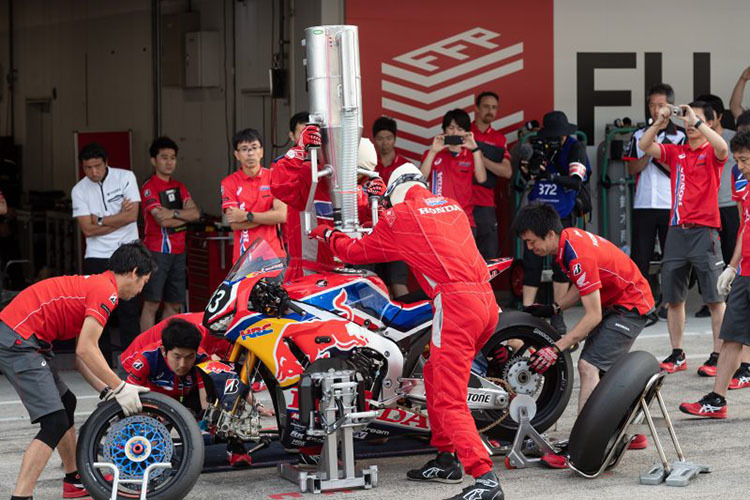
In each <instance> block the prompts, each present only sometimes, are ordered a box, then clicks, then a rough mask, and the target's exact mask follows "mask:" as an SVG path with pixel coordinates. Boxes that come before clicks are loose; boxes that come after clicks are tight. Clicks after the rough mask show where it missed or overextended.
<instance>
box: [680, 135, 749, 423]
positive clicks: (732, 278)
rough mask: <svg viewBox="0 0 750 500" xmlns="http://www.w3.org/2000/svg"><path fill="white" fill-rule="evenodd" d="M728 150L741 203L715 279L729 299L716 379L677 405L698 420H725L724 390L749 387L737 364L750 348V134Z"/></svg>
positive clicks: (745, 368) (734, 187)
mask: <svg viewBox="0 0 750 500" xmlns="http://www.w3.org/2000/svg"><path fill="white" fill-rule="evenodd" d="M731 150H732V154H733V155H734V159H735V160H736V161H737V167H735V168H737V169H738V170H739V171H740V173H741V178H739V179H737V177H735V176H733V177H734V180H735V182H733V183H732V198H733V199H735V200H738V201H739V202H740V203H741V204H742V218H741V223H742V225H741V226H740V230H739V234H738V235H737V243H736V244H735V247H734V253H733V254H732V259H731V261H730V262H729V265H728V266H727V267H726V269H724V271H723V272H722V273H721V275H720V276H719V279H718V280H717V291H718V292H719V293H720V294H721V295H727V294H728V296H727V310H726V314H725V315H724V321H723V322H722V323H721V332H720V333H719V338H720V339H721V340H722V343H721V351H720V354H719V359H718V362H717V370H716V379H715V380H714V387H713V391H712V392H709V393H708V394H706V395H705V396H703V397H702V398H701V399H699V400H698V401H697V402H696V403H682V404H681V405H680V411H682V412H683V413H688V414H690V415H696V416H699V417H709V418H727V400H726V396H727V389H741V388H743V387H748V386H750V364H749V363H747V362H743V363H741V364H740V360H741V357H742V355H743V346H747V345H750V329H748V326H747V325H748V323H750V229H749V228H748V223H750V189H748V187H747V186H748V184H747V182H748V180H749V179H750V131H745V132H740V133H738V134H737V135H735V136H734V137H733V138H732V141H731ZM737 274H739V276H737ZM745 350H747V348H745ZM745 357H746V356H745ZM745 361H747V359H745ZM735 370H736V371H735ZM733 373H734V375H732V374H733Z"/></svg>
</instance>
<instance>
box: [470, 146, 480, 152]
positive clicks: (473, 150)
mask: <svg viewBox="0 0 750 500" xmlns="http://www.w3.org/2000/svg"><path fill="white" fill-rule="evenodd" d="M477 151H479V146H477V147H475V148H474V149H472V150H471V152H472V153H476V152H477Z"/></svg>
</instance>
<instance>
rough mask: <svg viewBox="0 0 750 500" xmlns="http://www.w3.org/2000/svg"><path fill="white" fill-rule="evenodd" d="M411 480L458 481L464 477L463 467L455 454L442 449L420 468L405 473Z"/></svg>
mask: <svg viewBox="0 0 750 500" xmlns="http://www.w3.org/2000/svg"><path fill="white" fill-rule="evenodd" d="M406 477H407V479H411V480H412V481H436V482H438V483H460V482H461V481H463V479H464V468H463V466H462V465H461V462H459V461H458V458H456V455H454V454H453V453H448V452H447V451H443V452H440V453H438V454H437V457H435V458H433V459H432V460H430V461H429V462H427V463H426V464H424V465H423V466H422V467H421V468H420V469H412V470H410V471H409V472H407V473H406Z"/></svg>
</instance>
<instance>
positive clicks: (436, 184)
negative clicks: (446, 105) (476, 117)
mask: <svg viewBox="0 0 750 500" xmlns="http://www.w3.org/2000/svg"><path fill="white" fill-rule="evenodd" d="M470 130H471V118H469V114H468V113H467V112H466V111H464V110H463V109H452V110H450V111H448V112H447V113H446V114H445V116H443V133H442V134H438V135H437V136H435V138H434V139H433V140H432V145H431V146H430V149H428V150H427V151H425V153H424V155H422V166H421V167H420V168H419V170H420V171H421V172H422V175H423V176H424V177H425V178H426V179H428V180H429V182H430V188H431V189H432V192H433V193H434V194H436V195H438V196H444V197H446V198H452V199H454V200H456V201H457V202H458V203H459V205H461V208H462V209H463V210H464V212H466V215H467V217H469V223H470V224H471V231H472V233H473V235H474V237H475V238H476V233H477V227H476V223H475V222H474V201H473V194H472V190H473V187H472V179H476V181H477V182H478V183H479V184H481V183H483V182H484V181H486V180H487V171H486V170H485V168H484V161H483V159H482V152H481V151H480V150H479V146H478V145H477V143H476V141H475V140H474V134H472V133H471V132H470Z"/></svg>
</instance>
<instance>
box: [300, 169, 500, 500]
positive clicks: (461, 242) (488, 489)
mask: <svg viewBox="0 0 750 500" xmlns="http://www.w3.org/2000/svg"><path fill="white" fill-rule="evenodd" d="M480 161H481V160H480ZM384 201H385V202H386V204H389V203H390V204H391V205H392V208H390V209H389V210H387V211H386V212H385V213H384V214H383V216H382V217H381V218H380V220H379V221H378V223H377V224H376V225H375V227H374V228H373V230H372V233H370V234H369V235H365V236H363V237H362V238H360V239H356V238H350V237H349V236H347V235H346V234H344V233H342V232H340V231H336V230H333V229H331V228H330V227H326V226H318V227H316V228H315V229H314V230H313V231H312V232H311V233H310V237H314V238H317V239H318V240H320V241H322V242H325V243H327V244H328V246H329V247H330V248H331V251H332V252H333V253H334V254H335V255H336V256H337V257H339V258H340V259H341V260H343V261H345V262H350V263H353V264H367V263H372V262H387V261H391V260H403V261H404V262H406V264H407V265H408V266H409V267H410V268H411V270H412V272H413V273H414V275H415V276H416V278H417V280H418V281H419V283H420V285H421V286H422V289H423V290H424V291H425V292H426V293H427V295H428V296H429V297H430V298H431V299H432V303H433V308H434V311H435V318H434V320H433V322H432V326H433V327H432V341H431V343H430V359H429V360H428V361H427V364H426V365H425V366H424V380H425V391H426V395H427V413H428V415H429V418H430V425H431V429H432V440H431V445H432V446H433V447H435V448H436V449H437V450H438V456H437V457H436V458H435V459H433V460H430V461H429V462H427V464H425V465H424V466H423V467H422V468H420V469H414V470H411V471H409V472H408V473H407V477H408V478H409V479H412V480H415V481H439V482H446V483H460V482H461V481H462V477H463V471H462V470H461V464H460V463H459V462H458V461H457V460H456V457H455V455H454V453H457V454H458V459H459V460H460V461H461V463H463V466H464V467H465V468H466V472H468V473H469V474H471V475H472V476H474V478H475V480H476V481H475V484H474V485H472V486H468V487H467V488H465V489H464V491H463V492H462V493H461V494H459V495H457V496H455V497H453V498H454V499H456V500H457V499H463V498H472V499H476V500H484V499H486V500H490V499H495V498H502V489H501V487H500V482H499V480H498V478H497V476H496V475H495V473H494V472H493V471H492V460H491V459H490V457H489V455H488V454H487V450H486V448H485V447H484V445H483V444H482V441H481V439H480V438H479V433H478V432H477V428H476V424H475V423H474V419H473V418H472V416H471V413H470V412H469V409H468V407H467V406H466V397H467V385H468V382H469V375H470V372H471V364H472V361H473V360H474V357H475V356H476V354H477V352H478V351H479V350H480V349H481V348H482V347H483V346H484V344H485V343H486V342H487V340H488V339H489V338H490V337H491V336H492V334H493V333H494V331H495V326H496V325H497V319H498V313H499V309H498V307H497V303H496V302H495V296H494V294H493V292H492V288H491V287H490V284H489V274H488V272H487V266H486V264H485V262H484V259H483V258H482V256H481V255H480V254H479V251H478V250H477V247H476V244H475V243H474V238H473V237H472V234H471V227H470V226H469V220H468V218H467V217H466V214H465V212H464V211H463V210H462V209H461V207H460V206H459V204H458V203H457V202H456V201H455V200H452V199H450V198H445V197H443V196H437V195H434V194H432V193H431V192H430V191H429V190H428V189H427V183H426V181H425V179H424V177H423V176H422V175H420V172H419V170H418V169H417V168H416V167H415V166H414V165H411V164H406V165H402V166H400V167H399V168H397V169H396V170H395V171H394V172H393V174H392V175H391V178H390V182H389V185H388V189H387V191H386V193H385V196H384Z"/></svg>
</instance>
